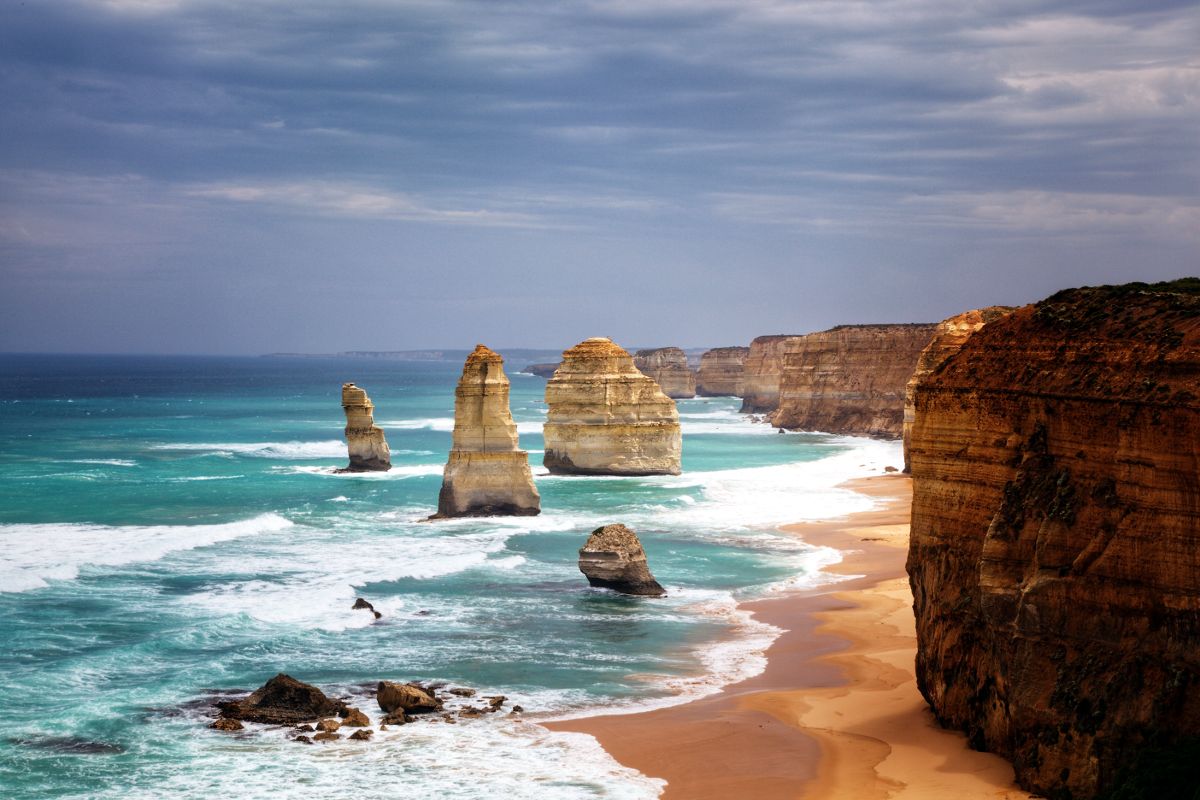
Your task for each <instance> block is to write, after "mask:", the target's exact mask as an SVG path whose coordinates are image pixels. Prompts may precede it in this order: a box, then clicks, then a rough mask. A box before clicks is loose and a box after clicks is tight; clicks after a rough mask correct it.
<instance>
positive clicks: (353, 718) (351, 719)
mask: <svg viewBox="0 0 1200 800" xmlns="http://www.w3.org/2000/svg"><path fill="white" fill-rule="evenodd" d="M342 724H343V725H345V726H346V727H347V728H365V727H367V726H368V725H370V724H371V720H369V719H367V715H366V714H364V713H363V712H361V711H359V710H358V709H357V708H350V709H347V710H346V717H345V719H343V720H342Z"/></svg>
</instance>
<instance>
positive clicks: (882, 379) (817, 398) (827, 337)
mask: <svg viewBox="0 0 1200 800" xmlns="http://www.w3.org/2000/svg"><path fill="white" fill-rule="evenodd" d="M936 327H937V326H936V325H934V324H924V323H922V324H902V325H839V326H838V327H836V328H831V329H829V330H827V331H822V332H820V333H810V334H808V335H807V336H800V337H794V338H793V341H791V342H790V343H789V347H788V349H787V352H786V354H785V356H784V363H783V372H782V375H781V377H780V381H779V407H778V409H777V410H776V411H775V414H774V415H773V416H772V418H771V423H772V424H773V425H775V427H777V428H789V429H795V430H806V431H825V432H828V433H840V434H849V435H852V436H875V437H880V438H885V439H898V438H900V435H901V432H902V430H903V426H904V387H905V386H906V385H907V383H908V380H909V378H910V377H912V374H913V369H914V368H915V367H916V364H917V359H918V358H919V357H920V355H921V351H922V350H924V349H925V346H926V345H928V344H929V341H930V339H931V338H932V336H933V333H934V329H935V328H936Z"/></svg>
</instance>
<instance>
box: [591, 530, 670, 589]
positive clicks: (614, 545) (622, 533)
mask: <svg viewBox="0 0 1200 800" xmlns="http://www.w3.org/2000/svg"><path fill="white" fill-rule="evenodd" d="M579 571H580V572H582V573H583V574H584V575H586V576H587V579H588V583H590V584H591V585H592V586H598V587H600V588H604V589H612V590H613V591H616V592H621V593H623V594H635V595H644V596H648V597H662V596H663V595H665V594H666V593H667V592H666V590H665V589H663V587H662V585H661V584H660V583H659V582H658V581H656V580H655V579H654V576H653V575H652V574H650V567H649V565H648V564H647V563H646V551H645V550H644V549H642V543H641V541H640V540H639V539H638V537H637V534H636V533H634V532H633V531H631V530H630V529H629V528H626V527H625V526H624V525H605V526H603V527H601V528H596V530H594V531H592V535H591V536H589V537H588V540H587V543H586V544H584V546H583V547H581V548H580V549H579Z"/></svg>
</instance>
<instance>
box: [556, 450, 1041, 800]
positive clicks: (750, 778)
mask: <svg viewBox="0 0 1200 800" xmlns="http://www.w3.org/2000/svg"><path fill="white" fill-rule="evenodd" d="M843 486H845V487H846V488H850V489H853V490H854V491H857V492H860V493H862V494H866V495H868V496H870V497H872V498H873V499H874V500H875V501H876V503H877V505H876V507H875V508H873V509H872V510H870V511H865V512H862V513H859V514H853V515H850V516H848V517H845V518H842V519H837V520H827V521H820V522H804V523H798V524H794V525H787V526H784V527H783V528H782V530H784V531H786V532H789V533H792V534H796V535H799V536H800V537H802V538H803V539H804V541H806V542H808V543H809V544H813V545H820V546H827V547H834V548H836V549H838V550H839V551H841V552H842V553H843V560H842V561H841V562H840V563H838V564H835V565H833V566H831V567H826V568H825V571H827V572H831V573H836V574H841V575H846V576H850V577H847V578H846V579H844V580H842V581H839V582H837V583H834V584H826V585H823V586H819V587H814V588H809V589H805V590H800V591H796V592H793V593H789V594H787V595H785V596H783V597H778V598H774V597H773V598H767V599H761V600H754V601H749V602H745V603H742V604H740V605H739V606H738V607H739V608H740V609H743V610H746V611H750V612H751V613H752V614H753V615H754V618H755V619H757V620H760V621H762V622H766V623H769V624H772V625H775V626H777V627H779V628H781V629H783V631H784V633H783V634H781V635H780V637H779V638H778V639H777V640H776V641H775V642H774V643H773V644H772V645H771V646H770V648H768V650H767V652H766V654H765V655H766V658H767V666H766V669H765V670H764V671H763V672H762V673H760V674H759V675H756V676H754V677H751V678H748V679H746V680H743V681H740V682H738V683H734V684H730V685H727V686H725V687H723V688H722V689H721V690H720V691H719V692H718V693H716V694H712V695H708V696H706V697H701V698H698V699H696V700H692V701H689V702H686V703H682V704H680V705H675V706H669V707H666V708H660V709H655V710H651V711H643V712H635V713H618V714H609V715H600V716H589V717H583V718H577V719H569V720H560V721H555V722H545V723H541V724H542V725H543V726H544V727H546V728H548V729H550V730H554V731H571V732H577V733H586V734H590V735H591V736H593V737H595V738H596V740H597V741H599V743H600V745H601V746H602V747H603V748H604V749H605V750H606V751H607V752H608V753H609V754H611V755H612V756H613V757H614V758H615V759H616V760H617V761H618V762H620V763H621V764H622V765H624V766H627V767H632V768H633V769H636V770H638V771H639V772H641V773H643V774H645V775H647V776H649V777H652V778H661V779H664V780H666V781H667V787H666V789H665V791H664V793H663V795H662V796H663V797H664V798H687V799H688V800H693V799H700V798H726V797H754V798H755V799H756V800H768V799H770V798H795V797H812V798H822V800H825V799H826V798H846V800H851V799H853V800H873V799H874V798H878V799H879V800H883V799H884V798H896V797H910V798H931V799H932V800H942V799H943V798H944V800H958V799H959V798H962V799H963V800H971V798H980V800H982V798H989V800H1024V798H1029V797H1031V795H1029V794H1028V793H1026V792H1024V791H1023V790H1021V789H1019V788H1017V787H1016V785H1015V784H1014V783H1013V771H1012V767H1011V766H1010V765H1009V764H1008V762H1006V761H1004V760H1003V759H1001V758H999V757H998V756H994V755H991V754H988V753H979V752H976V751H973V750H970V749H969V748H968V747H967V742H966V738H965V737H964V736H962V735H961V734H959V733H956V732H953V731H946V730H943V729H942V728H940V727H939V726H938V724H937V723H936V721H935V720H934V719H933V715H932V714H931V713H930V711H929V709H928V707H927V706H926V705H925V701H924V699H923V698H922V697H921V696H920V694H919V693H918V691H917V689H916V681H915V677H914V669H913V660H914V658H915V654H916V638H915V633H914V626H913V620H912V612H911V603H912V596H911V593H910V592H909V588H908V579H907V575H906V573H905V571H904V560H905V556H906V553H907V544H908V525H909V508H910V505H911V493H912V488H911V487H912V484H911V479H910V478H908V476H905V475H901V474H899V473H897V474H888V475H879V476H872V477H867V478H857V479H854V480H852V481H849V482H847V483H846V484H843Z"/></svg>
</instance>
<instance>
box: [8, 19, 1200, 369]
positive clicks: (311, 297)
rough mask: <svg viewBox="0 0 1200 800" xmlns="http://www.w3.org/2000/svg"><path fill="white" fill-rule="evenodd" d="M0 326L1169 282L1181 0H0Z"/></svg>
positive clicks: (264, 321)
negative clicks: (1133, 281) (786, 0)
mask: <svg viewBox="0 0 1200 800" xmlns="http://www.w3.org/2000/svg"><path fill="white" fill-rule="evenodd" d="M0 109H2V110H0V350H3V351H18V352H129V353H230V354H257V353H266V352H275V351H299V352H319V353H325V352H337V351H342V350H402V349H415V348H425V347H470V346H472V345H474V344H475V343H476V342H487V343H489V344H491V345H493V346H498V347H549V348H565V347H568V346H570V345H572V344H574V343H575V342H577V341H579V340H581V339H583V338H586V337H588V336H595V335H606V336H611V337H613V338H614V339H615V340H617V341H618V342H622V343H626V344H631V345H639V346H666V345H678V346H685V347H693V346H723V345H734V344H747V343H748V342H749V341H750V339H752V338H753V337H755V336H758V335H762V334H775V333H806V332H809V331H815V330H822V329H824V328H827V327H830V326H832V325H836V324H842V323H871V322H923V321H935V320H939V319H942V318H944V317H947V316H950V315H953V314H956V313H958V312H960V311H963V310H966V309H968V308H974V307H979V306H984V305H992V304H1023V303H1027V302H1032V301H1035V300H1038V299H1040V298H1042V297H1045V296H1047V295H1049V294H1051V293H1053V292H1054V291H1057V290H1058V289H1062V288H1066V287H1070V286H1079V285H1088V284H1099V283H1114V282H1125V281H1131V280H1146V281H1151V280H1163V279H1170V278H1175V277H1180V276H1184V275H1195V274H1198V273H1200V3H1196V2H1170V1H1169V0H1090V1H1089V2H1042V1H1040V0H959V1H957V2H951V1H950V0H871V1H870V2H867V1H864V0H816V1H804V0H801V1H798V2H782V1H780V0H553V2H545V1H544V0H539V1H537V2H529V1H526V0H480V2H466V1H460V0H437V1H436V2H422V1H420V0H415V1H413V2H408V1H406V0H337V1H336V2H334V1H332V0H330V1H328V2H326V1H322V2H318V1H317V0H258V1H257V2H255V1H254V0H237V1H236V2H235V1H232V0H26V1H25V2H20V0H0Z"/></svg>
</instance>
